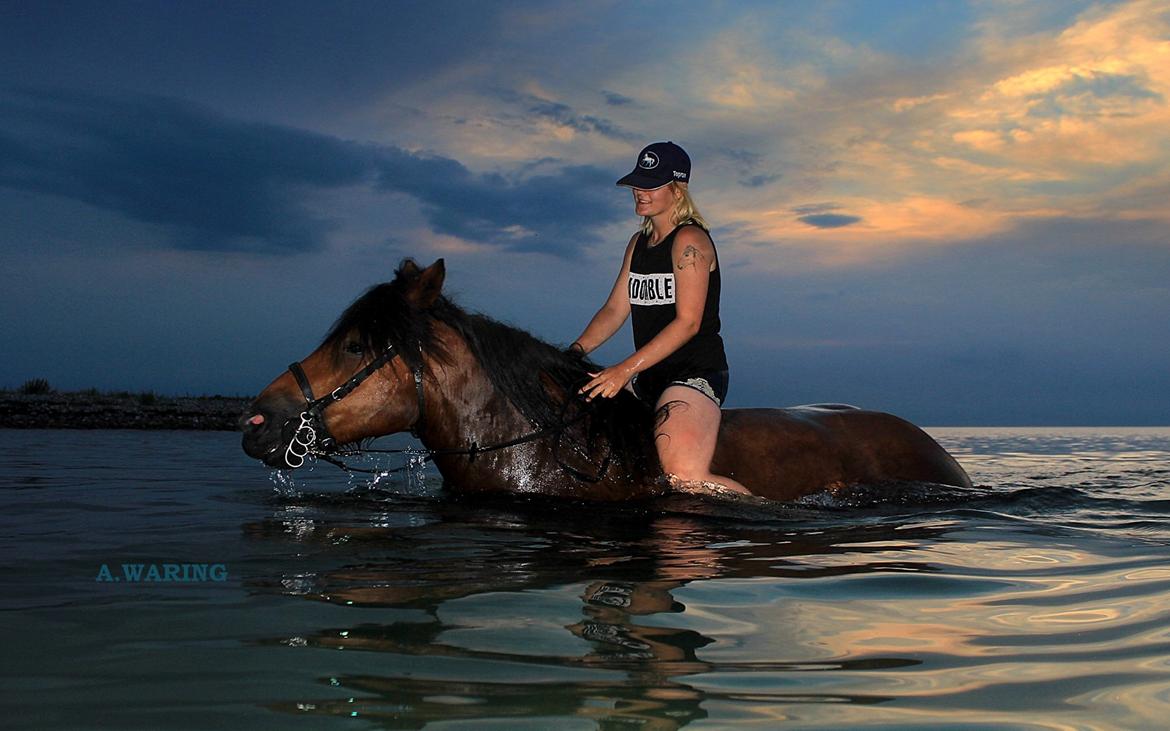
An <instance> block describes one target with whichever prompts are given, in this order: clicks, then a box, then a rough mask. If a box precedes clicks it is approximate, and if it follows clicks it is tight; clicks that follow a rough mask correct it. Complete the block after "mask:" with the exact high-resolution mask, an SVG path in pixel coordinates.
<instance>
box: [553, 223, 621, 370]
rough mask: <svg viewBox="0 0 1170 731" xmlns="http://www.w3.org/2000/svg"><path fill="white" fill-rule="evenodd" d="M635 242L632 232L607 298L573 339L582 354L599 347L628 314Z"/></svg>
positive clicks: (616, 329) (615, 330)
mask: <svg viewBox="0 0 1170 731" xmlns="http://www.w3.org/2000/svg"><path fill="white" fill-rule="evenodd" d="M637 242H638V234H634V236H633V238H631V239H630V243H629V245H628V246H626V254H625V256H624V257H623V258H622V269H621V271H620V272H618V277H617V281H616V282H614V284H613V289H612V290H611V291H610V293H609V299H607V300H606V301H605V304H604V305H602V306H601V309H600V310H598V311H597V314H596V315H594V316H593V319H592V320H590V321H589V324H588V325H586V326H585V330H584V332H582V333H581V335H580V337H578V338H577V339H576V340H575V341H573V345H578V346H580V347H581V354H582V355H586V354H588V353H592V352H593V351H594V350H596V349H597V348H599V347H601V344H602V343H604V342H605V341H606V340H609V339H610V338H611V337H612V336H613V334H614V333H615V332H617V331H618V329H619V328H621V326H622V325H623V324H625V322H626V318H628V317H629V316H630V293H629V280H630V258H631V257H632V256H633V253H634V244H636V243H637ZM569 347H572V346H569Z"/></svg>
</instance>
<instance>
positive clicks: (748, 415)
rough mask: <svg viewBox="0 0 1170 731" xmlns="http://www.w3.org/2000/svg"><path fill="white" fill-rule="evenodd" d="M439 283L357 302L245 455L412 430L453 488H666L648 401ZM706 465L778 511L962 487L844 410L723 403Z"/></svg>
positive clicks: (874, 419)
mask: <svg viewBox="0 0 1170 731" xmlns="http://www.w3.org/2000/svg"><path fill="white" fill-rule="evenodd" d="M445 278H446V268H445V264H444V262H443V260H442V259H439V260H438V261H436V262H435V263H434V264H432V265H430V266H428V267H426V268H421V267H419V266H418V265H417V264H416V263H415V262H414V261H412V260H410V259H407V260H405V261H404V262H403V263H402V264H401V266H400V267H399V269H398V270H397V271H396V273H395V277H394V279H393V280H392V281H389V282H384V283H381V284H377V285H375V286H373V287H371V288H370V289H369V290H367V291H366V292H365V293H364V294H362V295H361V296H360V297H358V298H357V299H356V300H355V301H354V302H353V303H352V304H351V305H350V306H349V307H348V308H347V309H346V310H345V311H344V312H343V313H342V314H341V316H340V317H339V318H338V319H337V321H336V322H335V323H334V325H333V326H332V327H331V328H330V330H329V331H328V333H327V334H326V336H325V338H324V339H323V340H322V342H321V343H320V345H319V346H318V347H317V349H316V350H314V351H313V352H312V353H310V354H309V355H308V356H307V357H306V358H305V359H304V360H302V361H298V362H295V363H293V364H292V365H290V366H289V369H288V371H286V372H284V373H282V374H280V375H279V376H277V377H276V378H275V379H274V380H273V381H272V383H270V384H269V385H268V386H267V387H266V388H265V389H264V390H263V391H262V392H261V393H260V395H259V396H257V397H256V399H255V400H254V401H253V402H252V404H251V405H250V407H249V408H248V410H247V411H246V412H245V413H244V414H243V415H242V416H241V417H240V428H241V430H242V431H243V449H244V451H245V452H246V453H247V454H248V455H249V456H251V457H253V458H255V459H258V460H261V461H262V462H264V463H265V464H267V465H269V466H271V467H275V468H281V469H288V468H296V467H299V466H301V465H302V464H303V463H304V461H305V459H306V457H307V456H308V455H310V454H313V455H317V456H319V457H321V458H323V459H328V460H330V461H334V460H333V459H332V457H333V456H336V455H337V454H338V453H339V452H340V453H344V451H345V450H346V449H347V447H350V446H360V445H363V444H366V443H368V441H369V440H371V439H373V438H376V437H378V436H382V435H387V434H393V433H398V432H405V431H408V430H409V431H411V432H412V433H413V434H414V435H415V436H416V437H417V438H418V440H419V441H421V442H422V445H423V447H424V448H425V449H426V450H427V452H428V454H429V455H430V456H431V458H432V459H433V460H434V463H435V465H436V466H437V468H438V470H439V473H440V475H442V478H443V484H444V488H445V489H447V490H450V491H454V492H457V493H459V494H466V495H471V494H481V495H487V494H496V495H500V494H516V495H527V496H548V497H559V498H571V499H576V500H584V501H607V502H608V501H622V500H638V499H650V498H655V497H659V496H662V495H664V494H665V493H667V492H668V491H670V490H671V489H672V488H671V487H670V482H669V480H668V479H666V476H664V475H663V474H662V469H661V466H660V465H659V463H658V458H657V453H656V450H655V448H654V443H653V431H654V419H655V414H654V412H653V409H652V408H651V407H649V406H647V405H645V404H644V403H642V402H641V401H640V400H639V399H637V398H636V397H635V396H634V395H633V394H630V393H627V392H625V391H623V392H622V393H620V394H619V395H618V396H616V397H614V398H612V399H594V400H593V401H589V402H585V401H584V400H583V399H582V398H581V397H580V396H579V395H578V389H579V388H580V387H581V385H583V384H584V383H585V382H586V381H587V380H588V379H589V375H588V374H589V373H590V372H593V373H596V372H597V371H598V370H599V366H597V365H596V364H595V363H592V362H591V361H589V360H588V359H587V358H583V357H580V355H579V354H573V353H571V352H569V351H565V350H563V349H561V348H558V347H556V346H554V345H552V344H550V343H547V342H544V341H542V340H540V339H538V338H536V337H534V336H533V335H531V334H530V333H528V332H525V331H523V330H520V329H518V328H515V327H512V326H509V325H506V324H504V323H501V322H498V321H496V320H493V319H492V318H490V317H488V316H486V315H483V314H479V313H471V312H468V311H466V310H464V309H462V308H461V307H459V306H458V305H456V304H455V303H454V302H452V301H451V300H450V299H449V298H447V297H446V296H445V295H444V294H443V291H442V289H443V284H444V281H445ZM314 394H324V395H322V396H314ZM711 470H712V472H714V473H716V474H722V475H728V476H730V477H732V478H734V479H736V480H738V481H739V482H740V483H741V484H743V485H744V486H746V487H747V488H748V489H749V490H750V491H751V492H752V494H753V495H755V496H758V497H760V498H766V499H769V500H776V501H792V500H797V499H799V498H802V497H805V496H809V495H814V494H816V493H823V492H828V493H833V492H835V491H838V490H841V489H844V488H848V487H851V486H866V487H872V486H881V485H886V484H899V483H901V484H904V483H933V484H940V485H950V486H955V487H960V488H969V487H971V481H970V479H969V478H968V476H967V474H966V473H965V472H964V471H963V468H962V467H961V466H960V465H959V464H958V462H956V461H955V459H954V458H953V457H952V456H951V455H950V454H948V453H947V452H946V450H944V449H943V448H942V447H941V446H939V444H938V443H936V442H935V441H934V440H933V439H932V438H931V437H930V436H929V435H927V434H926V433H925V432H923V431H922V430H921V429H919V428H918V427H916V426H914V425H913V424H911V423H910V422H908V421H905V420H903V419H901V418H898V417H896V416H893V415H891V414H886V413H881V412H876V411H867V410H863V409H859V408H855V407H852V406H846V405H842V404H817V405H807V406H794V407H789V408H744V409H740V408H736V409H724V411H723V419H722V422H721V425H720V430H719V437H718V443H717V446H716V450H715V455H714V458H713V461H712V465H711Z"/></svg>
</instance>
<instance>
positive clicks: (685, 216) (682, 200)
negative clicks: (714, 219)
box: [642, 181, 711, 235]
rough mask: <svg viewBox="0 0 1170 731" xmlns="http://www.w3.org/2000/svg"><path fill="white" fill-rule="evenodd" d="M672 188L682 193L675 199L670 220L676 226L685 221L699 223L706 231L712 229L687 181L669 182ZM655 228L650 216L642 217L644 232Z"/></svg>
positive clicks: (646, 232)
mask: <svg viewBox="0 0 1170 731" xmlns="http://www.w3.org/2000/svg"><path fill="white" fill-rule="evenodd" d="M667 185H669V186H670V187H671V189H672V190H675V191H677V192H679V193H682V195H680V196H679V197H678V198H676V199H675V201H674V210H673V211H671V213H670V222H671V223H673V224H674V225H675V226H681V225H682V224H684V223H697V224H698V225H699V226H701V227H702V229H703V230H704V231H710V230H711V227H710V226H708V225H707V220H706V219H705V218H703V214H701V213H699V207H698V206H696V205H695V199H694V198H691V191H690V190H688V189H687V184H686V183H679V182H674V181H672V182H670V183H667ZM653 230H654V222H653V221H652V220H651V219H650V217H649V216H644V217H643V218H642V233H644V234H647V235H649V234H650V233H651V232H652V231H653Z"/></svg>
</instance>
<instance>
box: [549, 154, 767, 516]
mask: <svg viewBox="0 0 1170 731" xmlns="http://www.w3.org/2000/svg"><path fill="white" fill-rule="evenodd" d="M690 176H691V159H690V157H688V156H687V153H686V152H685V151H684V150H683V149H682V148H681V147H679V146H678V145H676V144H674V143H673V142H655V143H654V144H652V145H649V146H647V147H646V148H645V149H643V150H642V152H641V153H640V154H639V155H638V162H637V164H636V166H635V167H634V170H633V172H631V173H630V174H629V175H627V176H625V177H624V178H622V179H621V180H619V181H618V182H617V184H618V185H622V186H627V187H629V188H632V189H633V194H634V212H635V213H637V214H638V215H639V216H642V228H641V230H640V231H639V232H638V233H636V234H634V236H633V237H632V238H631V239H630V243H629V245H628V246H626V255H625V259H624V260H623V262H622V269H621V273H620V274H618V278H617V282H616V283H615V284H614V287H613V291H612V292H610V295H609V299H608V300H606V302H605V305H604V306H603V307H602V308H601V309H600V310H598V311H597V314H596V315H594V316H593V319H592V320H591V321H590V322H589V325H588V326H587V327H586V328H585V331H584V332H583V333H581V336H580V337H579V338H577V340H576V341H575V342H574V343H573V344H572V345H571V346H569V347H570V349H571V350H573V351H574V352H577V353H580V354H582V355H584V354H587V353H590V352H592V351H593V350H594V349H596V348H597V347H599V346H600V345H601V344H602V343H604V342H605V341H606V340H608V339H609V338H610V337H611V336H612V335H613V334H614V333H615V332H617V331H618V328H620V327H621V326H622V324H623V323H625V321H626V318H627V317H629V316H630V315H631V314H632V315H633V320H634V321H633V329H634V347H635V351H634V353H633V355H631V356H629V357H628V358H626V359H625V360H623V361H622V362H621V363H618V364H617V365H614V366H611V367H609V368H606V369H604V370H603V371H601V372H600V373H596V374H590V375H591V376H593V378H592V380H590V381H589V382H588V383H586V384H585V386H584V387H582V389H581V393H583V394H584V395H585V398H586V399H588V400H592V399H594V398H598V397H600V398H613V397H614V396H616V395H617V393H618V392H619V391H621V390H622V389H623V388H630V390H632V391H633V392H634V394H635V395H637V396H638V398H641V399H642V400H644V401H646V402H647V403H650V404H652V405H653V406H654V408H655V409H656V418H655V426H654V444H655V446H656V447H657V449H658V458H659V461H660V462H661V464H662V469H663V472H665V473H666V476H667V479H668V480H669V481H670V483H671V485H672V486H674V487H675V488H676V489H681V490H705V489H710V488H711V486H712V485H714V486H715V487H716V488H718V487H723V488H725V489H728V490H732V491H735V492H742V493H746V494H751V493H750V492H749V491H748V489H747V488H745V487H744V486H743V485H741V484H739V483H738V482H736V481H735V480H733V479H731V478H729V477H723V476H719V475H713V474H711V471H710V470H711V458H712V456H713V455H714V454H715V440H716V438H717V437H718V434H719V420H720V417H721V415H722V414H721V412H720V405H721V404H722V403H723V399H724V397H725V396H726V394H727V358H726V356H725V354H724V352H723V339H722V338H721V337H720V336H719V286H720V282H719V280H720V275H719V260H718V257H717V256H716V254H715V245H714V244H713V243H712V242H711V237H710V236H709V235H708V233H707V225H706V223H705V222H704V221H703V218H702V216H700V215H699V212H698V210H697V209H696V208H695V204H694V201H692V200H691V197H690V193H689V192H688V191H687V183H688V181H689V179H690Z"/></svg>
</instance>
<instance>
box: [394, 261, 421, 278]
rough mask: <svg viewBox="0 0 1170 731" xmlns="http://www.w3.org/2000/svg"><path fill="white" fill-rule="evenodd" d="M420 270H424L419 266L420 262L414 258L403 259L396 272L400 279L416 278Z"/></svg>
mask: <svg viewBox="0 0 1170 731" xmlns="http://www.w3.org/2000/svg"><path fill="white" fill-rule="evenodd" d="M420 271H422V270H421V269H419V268H418V264H415V263H414V259H403V260H402V263H401V264H399V265H398V271H397V272H395V274H396V275H397V278H398V279H414V278H415V277H417V276H418V273H419V272H420Z"/></svg>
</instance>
